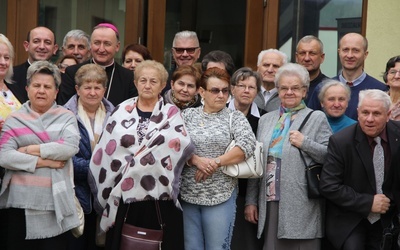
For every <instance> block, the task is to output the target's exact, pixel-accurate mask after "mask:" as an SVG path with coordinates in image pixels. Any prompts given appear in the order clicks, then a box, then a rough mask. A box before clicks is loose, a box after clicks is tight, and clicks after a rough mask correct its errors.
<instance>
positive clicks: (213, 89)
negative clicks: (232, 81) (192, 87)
mask: <svg viewBox="0 0 400 250" xmlns="http://www.w3.org/2000/svg"><path fill="white" fill-rule="evenodd" d="M207 91H208V92H210V93H211V94H213V95H218V94H219V93H220V92H222V94H223V95H228V93H229V88H223V89H219V88H211V89H207Z"/></svg>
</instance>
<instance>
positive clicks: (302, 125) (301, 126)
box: [297, 110, 314, 168]
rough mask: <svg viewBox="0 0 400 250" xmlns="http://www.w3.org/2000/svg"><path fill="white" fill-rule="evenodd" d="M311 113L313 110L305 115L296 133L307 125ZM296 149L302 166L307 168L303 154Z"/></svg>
mask: <svg viewBox="0 0 400 250" xmlns="http://www.w3.org/2000/svg"><path fill="white" fill-rule="evenodd" d="M313 112H314V110H313V111H311V112H309V113H308V114H307V116H306V117H305V118H304V120H303V122H302V123H301V125H300V127H299V129H298V131H300V130H301V129H302V128H303V127H304V125H305V124H306V123H307V121H308V118H310V116H311V114H312V113H313ZM297 149H298V150H299V153H300V156H301V159H302V160H303V162H304V165H305V166H306V168H307V162H306V159H305V158H304V155H303V153H302V152H301V150H300V148H297Z"/></svg>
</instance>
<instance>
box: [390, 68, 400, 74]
mask: <svg viewBox="0 0 400 250" xmlns="http://www.w3.org/2000/svg"><path fill="white" fill-rule="evenodd" d="M397 73H400V69H399V70H395V69H391V70H389V71H388V75H392V76H395V75H397Z"/></svg>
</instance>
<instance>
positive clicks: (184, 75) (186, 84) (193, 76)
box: [164, 65, 201, 110]
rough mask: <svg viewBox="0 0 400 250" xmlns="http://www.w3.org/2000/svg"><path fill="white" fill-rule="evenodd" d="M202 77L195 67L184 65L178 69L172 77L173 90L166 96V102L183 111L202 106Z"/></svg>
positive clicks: (166, 93)
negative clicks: (199, 92) (199, 91)
mask: <svg viewBox="0 0 400 250" xmlns="http://www.w3.org/2000/svg"><path fill="white" fill-rule="evenodd" d="M200 77H201V74H200V72H199V71H198V69H196V68H195V67H193V66H190V65H182V66H180V67H179V68H177V69H176V70H175V71H174V73H173V75H172V79H171V89H170V90H168V91H167V92H165V94H164V100H165V102H166V103H171V104H174V105H176V106H177V107H178V108H179V109H181V110H183V109H185V108H194V107H198V106H200V105H201V98H200V96H199V95H198V90H199V87H200Z"/></svg>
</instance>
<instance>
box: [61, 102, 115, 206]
mask: <svg viewBox="0 0 400 250" xmlns="http://www.w3.org/2000/svg"><path fill="white" fill-rule="evenodd" d="M102 102H103V104H104V106H105V108H106V112H107V114H106V117H105V119H104V124H106V122H107V119H108V117H109V115H110V114H111V112H112V111H113V110H114V106H113V105H112V103H111V102H109V101H107V99H105V98H103V101H102ZM64 107H65V108H67V109H69V110H70V111H72V113H74V114H75V116H76V119H77V120H78V128H79V132H80V135H81V139H80V141H79V152H78V153H77V154H76V155H75V156H74V157H73V158H72V161H73V164H74V183H75V194H76V197H77V198H78V200H79V202H80V203H81V206H82V209H83V212H84V213H85V214H89V213H90V212H91V211H92V195H91V191H90V187H89V184H88V181H87V175H88V171H89V163H90V158H91V157H92V149H91V147H90V139H89V134H88V132H87V130H86V128H85V126H84V125H83V123H82V120H81V118H80V117H79V116H78V96H77V95H76V94H75V95H74V96H73V97H71V99H70V100H69V101H68V102H67V103H66V104H65V105H64ZM104 124H103V126H104Z"/></svg>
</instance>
